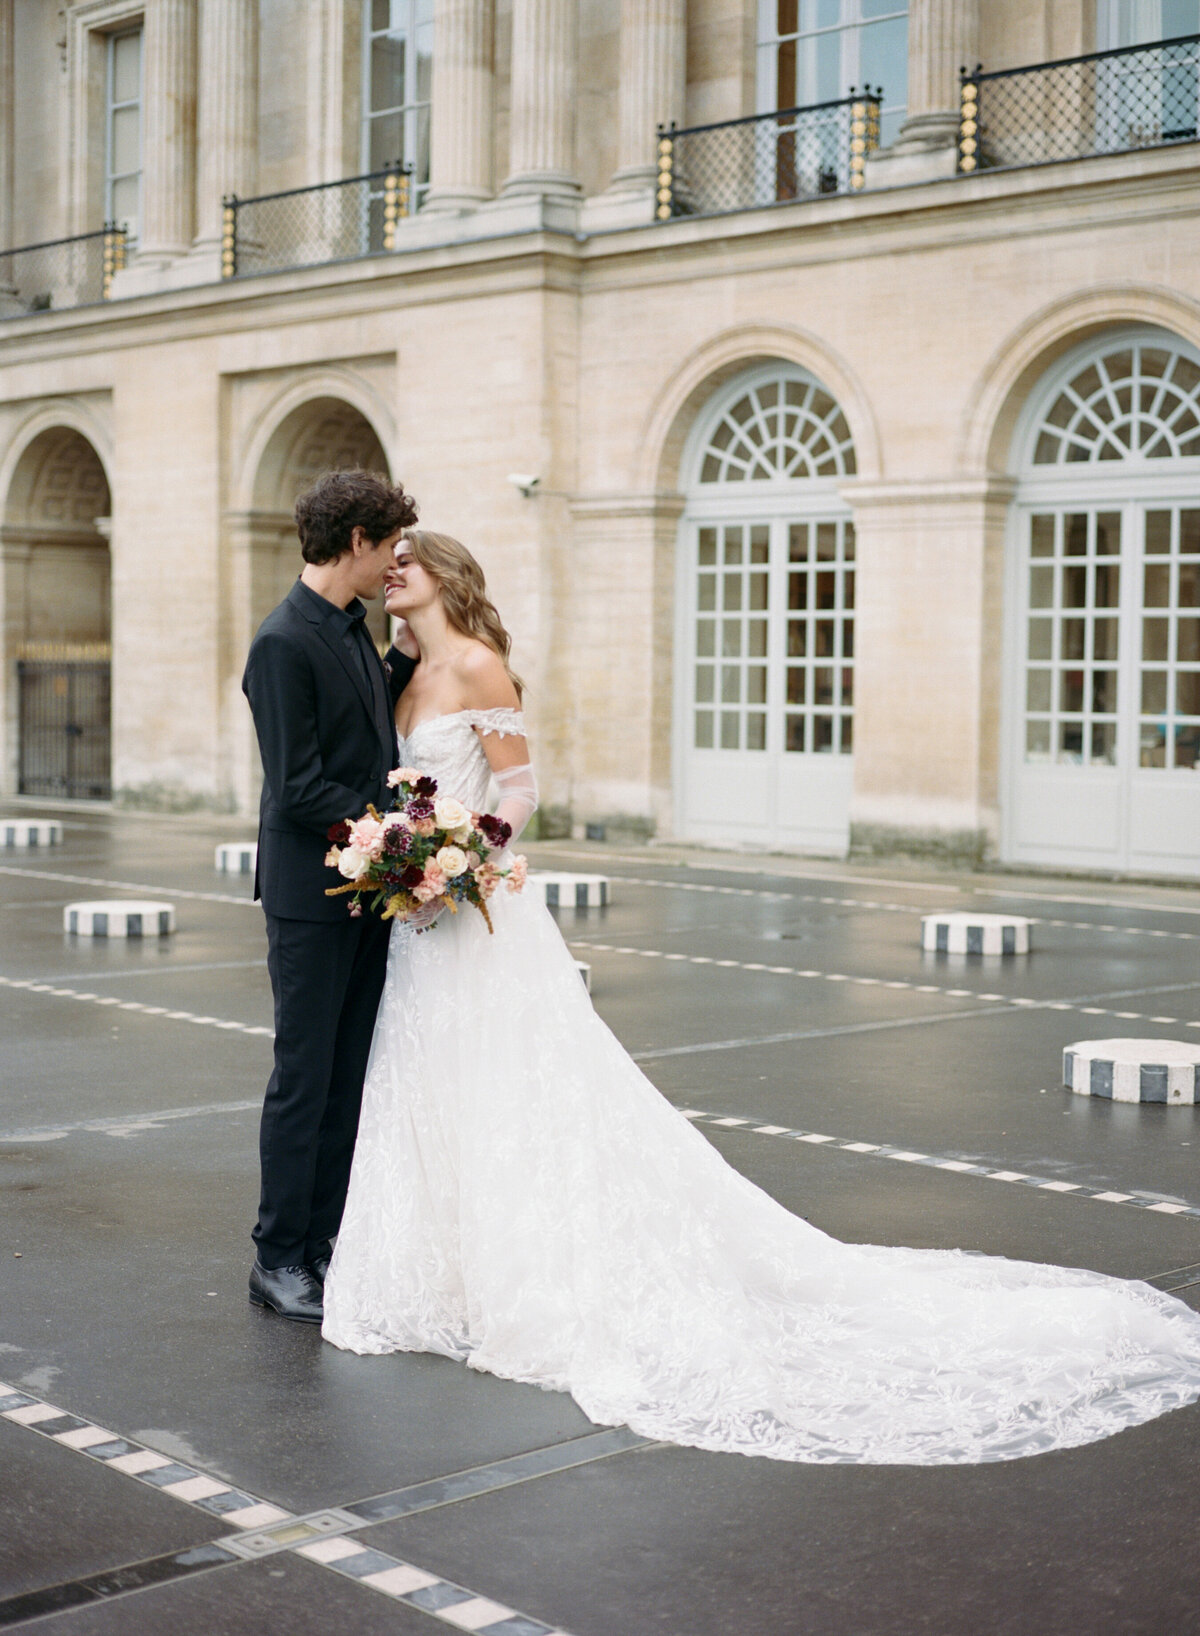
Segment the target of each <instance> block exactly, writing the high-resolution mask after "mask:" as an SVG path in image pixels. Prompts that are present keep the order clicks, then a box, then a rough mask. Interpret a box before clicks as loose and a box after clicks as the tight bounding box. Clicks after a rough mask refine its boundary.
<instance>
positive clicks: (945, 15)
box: [867, 0, 979, 187]
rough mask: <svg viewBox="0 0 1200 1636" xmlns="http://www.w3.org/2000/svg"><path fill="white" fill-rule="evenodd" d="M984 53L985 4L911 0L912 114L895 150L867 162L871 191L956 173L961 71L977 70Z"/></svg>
mask: <svg viewBox="0 0 1200 1636" xmlns="http://www.w3.org/2000/svg"><path fill="white" fill-rule="evenodd" d="M978 51H979V0H910V4H909V8H908V111H907V114H906V116H905V120H904V124H903V125H902V126H901V127H900V135H899V137H898V139H897V140H896V142H895V143H894V144H893V146H892V147H891V148H889V149H887V150H885V151H884V152H883V153H878V154H873V155H872V156H871V157H870V158H869V159H868V160H867V185H868V186H870V187H895V186H898V185H900V184H903V183H906V182H934V181H938V180H939V179H940V178H942V177H945V176H953V175H954V174H955V170H956V168H957V161H958V109H959V91H958V87H959V78H958V71H959V69H960V68H972V67H974V65H975V60H976V57H977V54H978Z"/></svg>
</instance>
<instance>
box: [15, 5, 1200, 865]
mask: <svg viewBox="0 0 1200 1636" xmlns="http://www.w3.org/2000/svg"><path fill="white" fill-rule="evenodd" d="M1198 12H1200V7H1198V6H1197V5H1196V4H1194V3H1191V0H1161V3H1158V0H1155V3H1148V4H1142V3H1139V4H1132V3H1130V0H997V3H991V0H989V3H988V4H984V3H983V0H909V3H908V4H907V5H906V4H904V3H903V0H894V3H893V0H778V3H775V0H770V3H769V0H761V3H755V0H691V3H690V4H685V0H75V3H68V4H53V3H51V0H0V242H2V243H4V244H6V245H8V246H9V247H10V248H12V249H14V250H21V251H22V254H21V255H15V256H11V257H9V258H7V259H5V258H3V257H0V269H2V270H0V313H3V314H4V316H3V317H2V318H0V544H2V548H3V555H2V566H0V572H2V584H0V601H2V606H3V644H4V653H3V663H2V668H0V690H2V691H0V716H2V719H3V722H4V732H5V751H4V758H3V789H4V791H5V792H7V793H16V792H18V791H19V790H20V789H26V790H32V791H34V792H39V791H40V792H41V793H45V794H50V793H53V792H54V790H55V789H61V790H64V791H67V792H68V793H70V792H72V791H73V792H74V793H78V794H88V793H101V794H102V793H104V792H105V791H106V790H107V789H108V787H109V786H111V790H112V793H113V797H114V799H117V800H120V801H125V802H131V803H140V804H143V805H155V804H159V805H164V806H176V807H179V806H188V805H196V806H209V807H212V808H215V809H218V810H228V811H240V812H249V811H250V810H251V809H252V807H253V805H254V801H255V791H256V780H257V776H258V775H257V762H256V755H255V750H254V745H253V739H252V734H251V730H250V723H249V718H248V714H247V711H246V709H245V705H244V701H243V700H242V697H241V694H240V690H239V680H240V675H241V669H242V663H243V660H244V656H245V652H246V648H247V645H248V642H249V640H250V637H251V635H252V633H253V631H254V629H255V627H256V625H257V623H258V621H259V620H260V619H261V618H262V617H263V615H264V614H265V613H266V611H267V610H268V609H269V608H270V607H271V606H272V605H273V603H274V602H275V601H276V600H277V599H278V597H279V596H280V595H281V594H282V593H283V592H284V591H285V590H286V587H287V585H288V583H289V581H290V579H291V577H292V576H293V574H294V573H295V572H296V569H297V562H298V555H297V550H296V546H295V541H294V535H293V533H292V531H291V528H290V523H289V513H290V507H291V503H292V500H293V498H294V495H295V493H296V492H297V490H298V488H299V487H301V486H302V485H303V484H304V482H305V481H306V480H307V479H308V477H309V476H310V475H311V474H312V473H314V472H316V471H317V470H319V469H321V468H323V467H325V466H328V465H331V464H344V463H347V462H363V463H366V464H372V465H376V466H379V467H385V468H386V469H387V470H389V471H390V472H391V473H393V474H394V475H396V476H399V477H401V478H402V479H403V481H404V482H405V484H406V486H408V487H410V488H411V489H412V490H413V491H414V492H415V494H416V495H417V497H418V500H419V502H420V506H421V514H422V518H423V520H424V522H425V523H426V524H427V525H429V526H431V527H436V528H439V529H443V530H446V531H448V532H451V533H454V534H457V535H459V536H460V537H461V538H462V539H464V540H465V541H466V542H468V544H469V545H470V546H471V548H472V549H473V550H475V551H476V552H477V554H478V555H479V557H480V559H481V560H482V561H483V563H484V565H485V567H486V569H487V572H488V575H489V579H490V582H491V585H492V587H493V590H494V594H495V597H496V600H497V602H498V604H499V606H500V608H501V610H502V612H503V614H504V616H505V618H506V621H507V622H508V623H509V625H510V626H511V628H512V630H513V631H514V634H515V638H516V663H517V667H518V669H519V670H521V671H522V673H523V674H524V675H525V677H526V678H527V681H528V683H529V698H528V705H529V710H530V714H531V721H532V737H533V741H534V745H535V749H536V754H537V758H538V762H539V766H540V772H541V777H542V783H543V791H544V795H545V798H546V800H547V803H548V805H549V806H550V807H552V808H554V809H555V810H556V813H557V814H558V815H560V816H565V815H569V818H570V821H571V822H572V823H573V824H574V825H575V826H576V828H577V829H578V827H579V826H583V825H587V824H594V823H601V822H602V823H605V824H606V825H607V826H608V832H609V833H610V834H612V833H615V832H619V831H620V830H621V829H622V828H624V829H625V830H627V831H628V830H632V831H634V832H639V833H656V834H657V835H659V836H675V837H679V838H691V839H696V840H701V841H715V842H718V843H721V842H725V841H728V840H731V839H733V840H741V841H753V842H757V843H759V844H763V845H767V846H769V847H774V848H795V849H800V850H812V851H819V852H825V853H844V852H845V851H846V850H847V848H848V847H851V846H858V847H866V848H875V849H881V848H888V847H898V848H910V849H914V848H915V849H934V850H939V851H944V852H947V853H954V854H957V855H978V854H981V853H987V854H990V855H992V856H998V857H1000V858H1002V859H1004V860H1007V861H1010V862H1014V863H1025V864H1034V865H1036V864H1044V865H1054V866H1065V867H1079V868H1087V869H1094V870H1104V871H1110V870H1111V871H1122V872H1134V873H1162V874H1171V875H1196V874H1200V210H1198V203H1200V191H1198V186H1200V146H1197V143H1196V140H1195V138H1196V103H1197V96H1198V94H1200V93H1198V91H1197V78H1196V68H1195V61H1196V48H1195V41H1194V39H1193V40H1192V43H1191V45H1190V46H1189V45H1188V43H1187V42H1188V38H1190V37H1192V36H1195V35H1197V34H1200V15H1197V13H1198ZM1166 39H1172V40H1174V41H1175V42H1176V43H1175V44H1174V45H1172V46H1171V47H1170V48H1166V47H1160V48H1159V49H1158V50H1157V51H1156V52H1142V53H1141V54H1139V53H1138V52H1136V51H1134V52H1131V51H1129V50H1127V49H1126V48H1128V47H1138V46H1142V45H1144V44H1146V43H1147V42H1153V41H1162V40H1166ZM1096 54H1099V55H1098V56H1097V55H1096ZM1085 58H1086V59H1090V62H1089V61H1085V60H1084V59H1085ZM977 63H978V64H981V65H982V68H983V70H984V73H985V75H986V74H987V73H995V72H997V71H1002V70H1010V69H1017V68H1027V67H1028V68H1033V67H1039V68H1040V73H1038V74H1030V75H1025V76H1020V75H1015V76H1012V77H1009V78H1007V79H996V80H990V81H989V80H987V79H986V78H985V79H983V80H980V81H979V82H978V83H977V84H976V85H975V88H974V90H971V89H970V88H968V89H966V90H964V89H963V88H962V87H961V86H960V79H959V69H960V66H962V65H966V66H968V67H969V68H972V69H973V68H974V67H975V65H976V64H977ZM1054 63H1060V64H1062V66H1060V67H1058V68H1055V69H1045V68H1041V65H1046V64H1054ZM852 85H854V86H859V87H864V86H865V87H866V93H864V92H863V91H861V90H860V91H858V92H857V93H856V96H857V97H858V100H857V101H855V100H854V98H852V97H851V96H850V90H851V86H852ZM874 87H881V91H880V93H879V95H878V96H876V95H875V92H874V89H873V88H874ZM864 96H865V101H864ZM964 97H966V98H967V101H966V102H964ZM972 97H973V98H975V99H976V101H971V100H970V99H971V98H972ZM1168 103H1170V105H1171V108H1170V114H1169V116H1168V114H1167V113H1166V112H1165V110H1166V108H1167V104H1168ZM835 104H836V105H837V106H836V107H834V106H833V105H835ZM977 105H978V109H979V112H978V114H977V115H976V106H977ZM1181 107H1182V109H1183V112H1182V113H1181V112H1180V108H1181ZM789 108H792V109H796V108H798V109H800V110H801V113H800V114H796V115H788V116H787V117H782V118H781V117H780V114H779V110H781V109H789ZM1189 108H1190V110H1191V112H1190V116H1189V115H1188V113H1187V110H1188V109H1189ZM814 109H815V110H817V112H816V113H814V112H812V110H814ZM964 109H965V112H966V115H967V116H972V115H975V117H974V118H973V119H972V118H971V117H966V118H964ZM821 110H825V111H824V112H821ZM755 116H761V117H757V118H756V117H755ZM1189 117H1190V121H1191V123H1190V125H1189V124H1188V118H1189ZM734 121H749V123H742V124H726V123H725V122H734ZM839 121H841V123H840V124H839V123H838V122H839ZM714 125H716V126H719V127H720V130H719V131H718V132H717V133H716V135H714V134H713V133H711V132H710V133H708V135H707V136H705V135H704V133H700V134H698V135H693V134H692V133H693V132H695V130H696V128H697V127H702V126H714ZM660 126H662V127H665V128H667V133H668V134H667V137H666V140H665V142H664V141H663V140H660V135H659V127H660ZM672 126H674V127H675V130H674V132H673V133H672V132H671V131H670V127H672ZM1084 126H1087V131H1086V133H1085V132H1084V131H1083V127H1084ZM831 132H832V133H833V134H832V135H831V134H830V133H831ZM702 138H703V141H702ZM689 143H690V144H691V146H689ZM703 143H707V144H708V145H707V146H704V145H703ZM722 144H723V146H722ZM835 150H836V151H835ZM689 156H690V157H689ZM814 156H815V157H814ZM848 156H849V157H848ZM393 160H396V161H403V162H404V164H405V166H406V167H407V169H406V172H405V174H404V177H403V181H402V183H400V182H398V180H397V178H396V176H395V173H394V172H393V173H392V176H391V177H388V176H384V175H382V174H381V173H382V172H383V170H384V169H385V167H386V166H387V165H388V164H389V163H390V162H391V161H393ZM365 174H367V175H371V176H372V178H373V179H372V180H371V181H369V182H366V183H361V184H355V186H356V187H357V188H358V193H357V194H355V195H354V198H356V199H357V200H358V204H357V205H356V206H355V209H356V210H358V212H359V215H358V217H356V220H358V219H359V218H361V222H360V226H361V233H360V236H359V239H358V240H357V241H356V243H357V249H356V250H354V251H353V253H351V252H348V251H347V249H346V242H345V240H344V238H339V237H338V235H337V233H332V232H331V230H330V229H329V227H328V222H329V220H330V212H331V211H336V209H340V208H341V203H339V201H341V202H345V201H346V200H349V199H351V193H350V192H349V191H347V189H346V188H341V189H339V188H327V189H324V190H322V191H320V192H316V191H312V190H314V189H316V188H317V185H318V184H323V183H337V182H341V181H342V180H343V179H345V178H351V177H358V176H363V175H365ZM398 186H402V187H403V189H404V190H405V191H406V192H407V199H408V206H409V209H408V213H407V214H399V213H398V212H397V211H395V210H393V211H391V212H389V211H386V210H385V206H386V204H387V201H388V200H389V199H391V200H393V201H394V200H395V199H396V197H397V192H396V189H397V187H398ZM290 190H309V191H300V192H291V191H290ZM389 190H390V192H389ZM283 192H288V195H289V197H288V200H287V201H284V202H283V203H279V202H277V203H276V204H274V205H272V206H271V207H270V208H271V209H272V210H275V211H276V212H277V215H276V216H275V217H271V218H270V220H271V221H272V222H274V223H276V226H273V227H272V228H271V235H274V237H272V238H271V243H270V244H268V242H267V241H268V237H269V236H270V235H268V233H267V229H266V228H265V227H264V226H263V225H262V224H263V223H265V222H267V220H268V217H267V216H266V215H262V214H260V215H259V216H258V217H255V215H254V214H253V211H252V209H251V207H249V206H239V209H238V212H237V215H236V227H237V235H238V237H237V246H236V258H237V259H236V263H234V261H233V259H232V258H233V255H234V251H233V250H232V249H231V244H230V242H228V239H229V236H230V235H229V229H230V225H231V218H230V216H229V215H227V214H226V213H225V212H224V210H223V205H222V201H223V199H224V198H225V197H226V196H227V195H236V196H237V198H238V199H239V200H254V199H259V198H261V197H262V196H264V195H269V194H277V193H283ZM400 197H401V200H402V201H403V194H401V195H400ZM258 208H259V209H260V210H265V209H266V208H267V207H265V206H262V207H258ZM399 208H400V211H401V212H402V211H403V209H404V205H403V202H402V203H401V205H400V207H399ZM314 212H315V214H314ZM278 213H286V214H278ZM393 217H396V218H397V219H393ZM338 219H339V221H341V218H338ZM281 220H282V221H285V223H286V222H290V223H291V226H290V228H285V229H278V222H279V221H281ZM106 221H115V222H118V223H121V224H123V225H124V226H125V227H127V229H128V231H127V234H126V236H125V238H124V241H123V249H122V248H121V247H120V246H118V244H117V240H116V239H113V240H110V241H108V253H109V267H108V271H107V273H105V274H104V275H103V281H104V288H103V290H102V291H101V293H100V296H97V295H96V292H95V291H94V290H93V292H92V294H91V295H89V294H88V293H87V288H86V287H85V286H86V280H84V279H83V276H82V275H79V277H78V278H77V279H76V282H75V283H74V284H72V283H71V278H72V276H73V275H72V274H71V273H70V271H69V267H70V266H76V265H77V264H79V265H81V263H79V262H78V258H80V257H85V256H89V255H90V256H95V255H98V254H100V253H102V251H103V249H104V247H105V243H106V241H105V240H104V239H103V237H101V238H92V239H85V238H84V237H83V235H88V234H98V233H100V230H101V229H102V228H103V227H104V224H105V223H106ZM256 222H258V224H259V226H258V227H256V226H255V223H256ZM314 224H315V225H314ZM280 231H282V232H283V236H284V238H285V239H286V238H287V233H288V232H290V233H291V239H290V240H289V241H288V242H290V243H291V244H292V252H291V259H292V260H293V261H294V262H297V263H300V264H299V265H286V263H287V261H288V254H287V252H286V246H285V250H284V252H280V251H279V249H278V245H277V244H276V243H275V238H277V237H278V232H280ZM340 231H341V229H340V228H339V232H340ZM355 231H356V232H357V231H358V228H356V229H355ZM256 234H257V235H258V236H257V237H256ZM323 235H324V237H323ZM58 240H70V241H71V243H70V244H68V245H66V246H65V247H64V246H61V245H60V246H57V247H56V248H52V249H51V250H40V251H38V252H36V254H35V252H33V251H30V250H27V249H26V247H30V246H39V245H44V244H46V243H47V241H58ZM223 240H226V241H227V242H223ZM322 244H324V245H325V249H324V251H322V250H321V245H322ZM314 245H316V249H314ZM281 254H282V262H283V263H285V264H280V256H281ZM122 255H123V257H124V265H123V266H120V265H117V263H119V262H120V260H121V259H122ZM39 256H40V257H41V258H42V259H41V261H39V260H38V259H37V258H38V257H39ZM54 258H57V260H55V259H54ZM70 258H76V259H75V260H74V261H71V260H70ZM272 258H274V259H272ZM34 267H46V268H51V270H50V271H47V272H44V273H42V274H40V275H39V277H40V279H41V284H42V285H44V286H45V288H44V289H41V288H39V287H37V286H38V278H37V277H35V278H34V279H33V283H32V285H31V283H30V276H31V275H29V274H28V273H27V271H26V270H27V269H29V268H34ZM64 268H66V269H67V270H66V271H64ZM223 268H224V270H225V271H226V272H229V271H233V273H234V276H232V277H223V276H222V271H223ZM54 269H57V270H54ZM72 290H74V292H75V293H74V295H72V294H71V291H72ZM101 296H102V298H101ZM517 478H522V479H524V480H525V481H523V482H520V483H519V482H517V481H515V479H517ZM532 479H536V482H532V481H531V480H532ZM380 634H381V635H382V631H380ZM56 666H57V667H58V668H57V669H55V667H56ZM72 667H75V668H74V669H73V668H72ZM84 669H87V671H88V674H89V675H93V676H99V684H98V685H99V686H100V691H99V692H97V693H96V694H95V696H94V698H93V708H94V713H95V720H94V721H93V722H92V723H91V724H90V725H89V724H84V725H85V727H86V728H87V732H88V733H90V734H91V735H92V737H93V738H94V737H95V736H96V734H99V735H100V738H101V739H102V741H103V742H102V743H101V744H100V745H99V748H98V749H96V751H95V756H94V759H93V763H91V764H89V765H90V771H86V772H85V773H83V774H81V775H80V776H79V777H78V778H76V779H75V780H74V782H72V778H71V776H70V775H69V773H68V772H64V770H63V766H62V765H59V763H58V762H56V761H55V755H59V759H60V761H61V759H62V756H63V755H65V754H66V751H67V750H70V749H71V744H72V742H73V739H74V740H78V739H81V738H84V737H85V736H86V734H85V733H84V732H83V731H82V730H80V725H79V723H77V722H72V721H70V720H69V719H67V718H68V717H69V716H70V714H71V711H72V710H75V711H76V713H78V711H79V710H82V709H83V708H84V706H82V705H78V706H77V705H76V704H75V703H74V702H72V701H74V698H75V695H74V693H73V692H71V689H74V688H75V686H76V682H77V680H78V678H79V677H81V676H82V675H83V671H84ZM109 682H111V704H110V705H107V704H106V703H105V697H104V693H103V690H104V687H106V686H107V685H108V684H109ZM80 685H82V684H81V683H80ZM56 690H57V691H56ZM55 699H57V700H58V701H59V703H58V704H57V705H56V704H55V703H54V700H55ZM39 700H40V701H41V702H40V703H39ZM63 700H67V701H68V703H67V704H64V703H63V702H62V701H63ZM97 701H98V702H97ZM68 704H69V705H70V708H68ZM39 709H40V710H42V711H43V716H42V717H39V716H38V711H39ZM55 709H58V711H59V714H58V716H55V715H54V711H55ZM106 710H107V711H108V712H109V714H108V715H106V714H105V711H106ZM47 712H48V713H49V714H48V715H47V714H46V713H47ZM64 712H66V714H65V715H64ZM43 718H44V719H43ZM47 720H49V721H50V722H51V727H50V728H47V727H46V721H47ZM55 724H57V725H55ZM60 730H61V733H62V734H63V735H65V738H63V739H62V740H61V743H60V750H59V751H56V750H55V748H54V745H55V743H59V742H60V741H59V740H55V739H54V734H55V733H58V732H60ZM72 730H74V732H73V733H72ZM47 734H49V737H48V736H47ZM39 735H40V736H39ZM62 745H65V746H66V748H65V749H63V748H62ZM47 746H49V747H48V748H47ZM76 750H78V746H76ZM60 752H61V753H60ZM72 753H75V752H72ZM56 779H57V780H58V783H57V784H56V783H55V780H56ZM39 780H40V781H41V782H39ZM89 780H90V781H91V782H90V783H89Z"/></svg>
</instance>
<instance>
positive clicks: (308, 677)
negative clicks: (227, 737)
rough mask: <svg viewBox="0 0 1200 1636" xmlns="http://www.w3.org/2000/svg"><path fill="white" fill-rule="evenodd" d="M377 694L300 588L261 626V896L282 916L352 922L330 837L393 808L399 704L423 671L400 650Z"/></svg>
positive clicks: (254, 671) (257, 711) (252, 669)
mask: <svg viewBox="0 0 1200 1636" xmlns="http://www.w3.org/2000/svg"><path fill="white" fill-rule="evenodd" d="M375 662H376V663H377V664H378V665H379V673H380V678H381V680H382V683H383V686H382V688H381V689H379V691H378V693H376V691H375V690H374V689H373V688H371V687H369V686H368V681H367V677H366V676H365V675H364V674H363V671H362V668H361V667H360V666H359V664H358V663H357V660H356V657H355V655H354V654H352V653H351V652H350V651H349V650H348V649H347V648H346V646H345V645H344V644H343V642H342V641H341V639H340V637H339V636H338V635H337V634H336V633H335V631H334V630H333V628H332V627H331V626H330V625H328V624H326V623H324V622H323V621H322V619H321V617H320V615H319V613H317V612H316V611H315V610H314V609H313V606H312V604H311V603H310V601H309V599H308V597H307V596H306V595H305V594H304V591H303V590H302V589H301V587H300V585H299V582H297V584H296V585H294V586H293V587H292V589H291V591H289V593H288V595H287V596H286V597H285V598H284V600H283V601H282V602H281V603H280V604H279V606H278V607H277V608H275V609H273V610H272V611H271V613H269V614H268V615H267V617H266V618H265V619H264V620H263V622H262V624H261V625H260V626H259V629H258V632H257V634H256V636H255V638H254V640H253V642H252V643H251V644H250V653H249V656H248V658H247V660H246V672H245V675H244V676H243V677H242V691H243V692H244V693H245V695H246V697H247V698H248V699H249V701H250V709H251V711H252V713H253V716H254V728H255V732H256V733H257V734H258V748H259V752H260V754H261V756H262V764H263V789H262V803H261V806H260V810H259V829H258V869H257V871H256V874H255V880H254V895H255V897H256V898H261V899H262V905H263V908H264V909H265V910H266V912H267V913H268V914H270V915H276V916H278V917H279V918H280V919H283V920H324V921H334V920H343V919H345V916H346V913H347V908H346V900H345V898H344V897H340V898H330V897H326V896H325V889H326V887H329V886H338V885H341V884H343V882H342V881H341V877H340V876H339V875H338V873H337V871H336V870H335V869H327V868H326V867H325V861H324V860H325V854H326V852H327V851H328V850H329V841H328V838H327V834H326V832H327V831H328V829H329V826H330V825H331V824H334V823H336V822H337V821H338V819H339V818H357V817H359V816H360V815H361V814H362V813H363V812H365V811H366V809H367V806H368V804H369V803H371V802H374V804H375V805H376V806H377V807H379V808H380V810H382V809H383V808H384V807H385V806H387V805H388V804H389V800H390V792H389V790H388V787H387V775H388V773H389V772H390V770H391V769H392V768H393V767H394V766H395V765H396V725H395V719H394V715H393V706H394V704H395V701H396V699H397V698H398V696H399V695H400V693H401V692H402V691H403V689H404V687H405V684H406V683H407V682H408V679H409V677H410V676H411V675H412V673H413V669H414V664H413V661H412V660H411V659H406V658H405V657H404V655H403V654H401V653H398V652H397V651H396V649H395V648H392V649H391V650H390V652H389V653H388V657H387V664H386V665H385V664H384V661H382V660H380V659H376V661H375Z"/></svg>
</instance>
